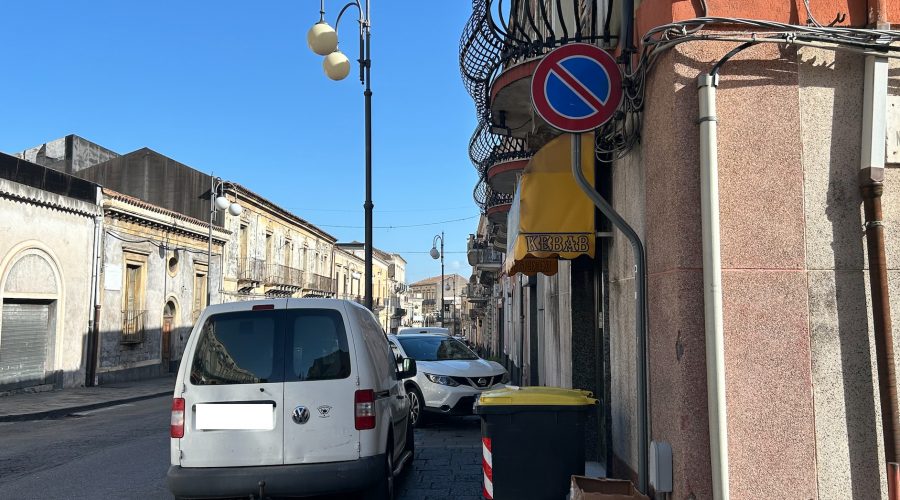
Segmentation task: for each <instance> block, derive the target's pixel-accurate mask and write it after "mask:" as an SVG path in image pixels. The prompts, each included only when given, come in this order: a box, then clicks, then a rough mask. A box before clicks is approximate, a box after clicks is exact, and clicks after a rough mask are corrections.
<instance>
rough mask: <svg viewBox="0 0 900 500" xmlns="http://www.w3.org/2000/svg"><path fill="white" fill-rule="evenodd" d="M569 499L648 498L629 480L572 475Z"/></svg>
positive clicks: (616, 499) (646, 499)
mask: <svg viewBox="0 0 900 500" xmlns="http://www.w3.org/2000/svg"><path fill="white" fill-rule="evenodd" d="M569 498H570V500H649V498H648V497H647V496H646V495H644V494H642V493H641V492H639V491H638V490H637V489H636V488H635V487H634V484H632V483H631V481H622V480H619V479H595V478H591V477H583V476H572V487H571V489H570V490H569Z"/></svg>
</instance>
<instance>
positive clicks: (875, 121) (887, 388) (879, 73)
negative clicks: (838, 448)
mask: <svg viewBox="0 0 900 500" xmlns="http://www.w3.org/2000/svg"><path fill="white" fill-rule="evenodd" d="M882 7H883V5H882ZM870 14H872V18H873V19H874V21H875V22H876V23H878V22H882V23H883V22H884V19H883V10H882V11H881V14H879V12H878V9H875V12H874V13H870ZM879 20H880V21H879ZM888 69H889V65H888V59H887V58H885V57H878V56H866V65H865V75H864V84H863V124H862V149H861V155H860V172H859V174H860V177H859V180H860V193H861V194H862V198H863V211H864V213H865V221H866V222H865V232H866V247H867V253H868V257H869V286H870V289H871V294H872V323H873V328H874V331H875V332H874V333H875V358H876V365H877V368H878V388H879V391H878V392H879V396H880V405H881V428H882V438H883V441H884V459H885V464H886V467H887V479H888V481H887V483H888V498H890V499H891V500H897V499H900V465H898V460H900V413H898V408H897V378H896V373H895V365H894V363H895V356H894V338H893V333H892V325H891V304H890V291H889V287H888V274H887V259H886V257H885V250H884V224H883V221H882V213H881V195H882V193H883V191H884V160H885V140H884V137H885V136H886V127H887V123H886V122H887V116H886V112H885V110H886V109H887V95H888Z"/></svg>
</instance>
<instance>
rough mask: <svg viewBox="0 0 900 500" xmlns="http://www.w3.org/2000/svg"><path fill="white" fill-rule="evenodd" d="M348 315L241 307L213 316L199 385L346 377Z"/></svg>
mask: <svg viewBox="0 0 900 500" xmlns="http://www.w3.org/2000/svg"><path fill="white" fill-rule="evenodd" d="M347 342H348V340H347V332H346V330H345V329H344V319H343V316H342V315H341V313H340V312H339V311H335V310H329V309H294V310H288V311H284V310H281V311H278V310H268V311H240V312H232V313H222V314H216V315H214V316H211V317H210V318H209V319H208V320H207V321H206V323H205V324H204V325H203V328H202V329H201V330H200V337H199V340H198V341H197V350H196V352H195V354H194V359H193V363H192V365H191V376H190V378H191V383H192V384H194V385H225V384H256V383H268V382H282V381H316V380H334V379H344V378H347V377H349V376H350V372H351V362H350V350H349V348H348V345H347Z"/></svg>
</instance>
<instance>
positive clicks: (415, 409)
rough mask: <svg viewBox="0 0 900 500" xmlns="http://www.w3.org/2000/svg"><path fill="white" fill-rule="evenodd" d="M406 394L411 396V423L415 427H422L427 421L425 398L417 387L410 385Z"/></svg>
mask: <svg viewBox="0 0 900 500" xmlns="http://www.w3.org/2000/svg"><path fill="white" fill-rule="evenodd" d="M406 395H407V397H408V398H409V423H411V424H412V426H413V427H422V424H423V423H425V398H424V397H422V392H421V391H420V390H419V389H418V388H417V387H410V388H409V392H407V394H406Z"/></svg>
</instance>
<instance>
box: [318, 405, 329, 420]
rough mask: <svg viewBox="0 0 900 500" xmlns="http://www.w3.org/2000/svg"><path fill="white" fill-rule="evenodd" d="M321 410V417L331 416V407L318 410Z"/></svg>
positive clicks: (325, 406)
mask: <svg viewBox="0 0 900 500" xmlns="http://www.w3.org/2000/svg"><path fill="white" fill-rule="evenodd" d="M317 410H319V416H320V417H322V418H328V417H330V416H331V407H330V406H328V405H322V406H320V407H318V408H317Z"/></svg>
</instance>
